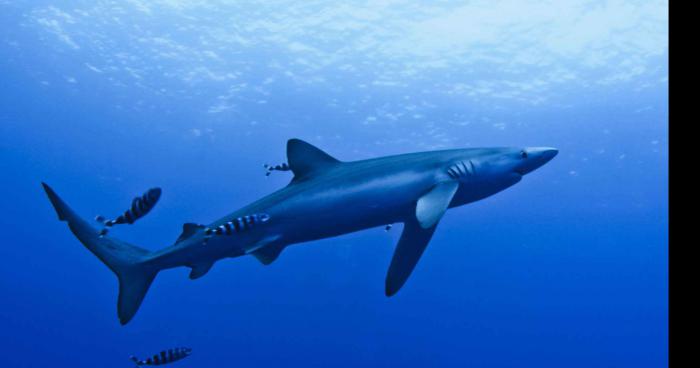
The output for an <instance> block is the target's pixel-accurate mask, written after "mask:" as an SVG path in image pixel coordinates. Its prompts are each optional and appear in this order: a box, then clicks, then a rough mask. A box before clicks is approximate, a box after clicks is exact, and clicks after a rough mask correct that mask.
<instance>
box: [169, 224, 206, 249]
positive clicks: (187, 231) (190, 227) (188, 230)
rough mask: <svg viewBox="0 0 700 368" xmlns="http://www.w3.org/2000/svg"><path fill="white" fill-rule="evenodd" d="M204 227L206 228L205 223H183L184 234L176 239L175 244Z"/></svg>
mask: <svg viewBox="0 0 700 368" xmlns="http://www.w3.org/2000/svg"><path fill="white" fill-rule="evenodd" d="M203 228H204V225H201V224H195V223H192V222H188V223H185V224H182V234H180V236H179V237H178V238H177V240H176V241H175V244H177V243H179V242H181V241H183V240H185V239H187V238H189V237H190V236H192V235H193V234H194V233H196V232H197V230H199V229H203Z"/></svg>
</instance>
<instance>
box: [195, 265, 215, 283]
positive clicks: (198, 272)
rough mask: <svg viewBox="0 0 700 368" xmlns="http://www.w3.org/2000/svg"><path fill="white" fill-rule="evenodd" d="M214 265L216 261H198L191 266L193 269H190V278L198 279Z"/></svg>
mask: <svg viewBox="0 0 700 368" xmlns="http://www.w3.org/2000/svg"><path fill="white" fill-rule="evenodd" d="M212 266H214V262H209V263H198V264H195V265H192V266H190V267H191V268H192V271H190V280H196V279H198V278H200V277H202V276H204V275H206V274H207V272H209V270H211V267H212Z"/></svg>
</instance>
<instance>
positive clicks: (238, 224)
mask: <svg viewBox="0 0 700 368" xmlns="http://www.w3.org/2000/svg"><path fill="white" fill-rule="evenodd" d="M269 220H270V215H268V214H266V213H256V214H252V215H246V216H241V217H236V218H235V219H233V220H231V221H227V222H225V223H223V224H221V225H219V226H216V227H207V228H205V229H204V235H205V237H204V244H206V243H207V240H209V238H210V237H211V236H212V235H233V234H238V233H241V232H243V231H246V230H250V229H251V228H253V227H255V226H257V225H258V224H261V223H264V222H267V221H269Z"/></svg>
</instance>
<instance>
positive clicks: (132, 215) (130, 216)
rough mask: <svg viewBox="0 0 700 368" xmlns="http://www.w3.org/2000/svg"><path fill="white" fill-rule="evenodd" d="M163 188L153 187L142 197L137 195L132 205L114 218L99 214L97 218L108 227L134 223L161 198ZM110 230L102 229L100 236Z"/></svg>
mask: <svg viewBox="0 0 700 368" xmlns="http://www.w3.org/2000/svg"><path fill="white" fill-rule="evenodd" d="M160 194H161V189H160V188H151V189H149V190H148V191H147V192H146V193H144V194H143V195H142V196H140V197H136V198H134V199H133V200H132V201H131V207H130V208H129V209H128V210H126V211H125V212H124V213H123V214H121V215H120V216H119V217H117V218H116V219H113V220H107V219H106V218H105V217H104V216H101V215H98V216H97V217H95V220H96V221H98V222H101V223H102V224H103V225H104V226H106V227H112V226H114V225H119V224H133V223H134V221H136V220H138V219H140V218H141V217H143V216H145V215H146V214H147V213H148V212H150V211H151V209H153V207H154V206H155V205H156V203H157V202H158V199H160ZM107 232H108V230H107V229H106V228H105V229H102V230H101V231H100V236H105V235H107Z"/></svg>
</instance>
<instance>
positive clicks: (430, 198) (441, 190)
mask: <svg viewBox="0 0 700 368" xmlns="http://www.w3.org/2000/svg"><path fill="white" fill-rule="evenodd" d="M458 188H459V183H458V182H456V181H446V182H442V183H438V184H436V185H435V186H434V187H433V189H431V190H430V191H429V192H428V193H426V194H424V195H423V196H422V197H420V198H419V199H418V202H417V203H416V219H418V223H419V224H420V226H421V227H422V228H423V229H427V228H430V227H432V226H435V224H437V222H438V221H440V218H441V217H442V215H443V214H444V213H445V211H446V210H447V207H449V205H450V202H451V201H452V197H454V195H455V193H457V189H458Z"/></svg>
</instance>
